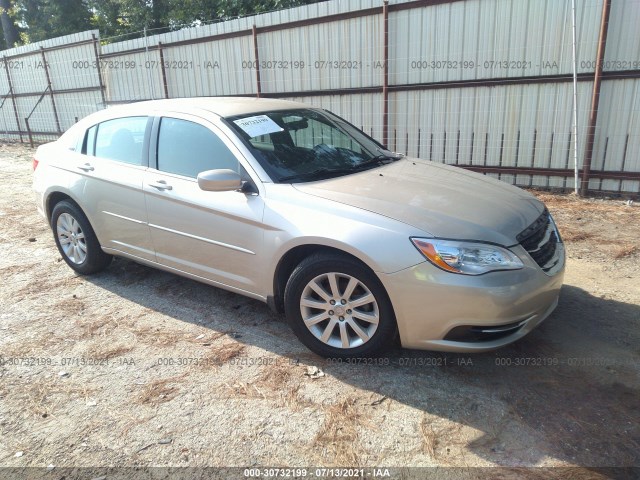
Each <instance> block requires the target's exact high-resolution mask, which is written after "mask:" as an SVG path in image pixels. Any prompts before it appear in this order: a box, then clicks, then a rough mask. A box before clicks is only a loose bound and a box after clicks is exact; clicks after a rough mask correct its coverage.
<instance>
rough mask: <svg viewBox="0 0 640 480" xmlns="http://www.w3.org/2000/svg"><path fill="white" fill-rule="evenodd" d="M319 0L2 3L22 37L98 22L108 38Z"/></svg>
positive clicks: (12, 0)
mask: <svg viewBox="0 0 640 480" xmlns="http://www.w3.org/2000/svg"><path fill="white" fill-rule="evenodd" d="M318 1H322V0H0V7H1V6H4V5H3V4H6V5H7V7H6V10H7V12H9V15H8V17H10V19H11V20H12V22H10V24H11V25H13V26H14V27H15V28H16V35H17V34H18V33H19V38H18V43H31V42H37V41H40V40H45V39H47V38H53V37H58V36H62V35H68V34H71V33H75V32H80V31H84V30H89V29H92V28H97V29H99V30H100V36H101V37H102V38H103V39H105V38H110V37H117V36H123V35H127V36H132V35H135V36H141V35H142V32H143V30H144V29H145V28H146V29H147V31H149V32H150V33H151V34H155V33H161V32H166V31H169V30H177V29H180V28H184V27H186V26H196V25H200V24H202V23H209V22H212V21H221V20H227V19H231V18H236V17H240V16H246V15H253V14H256V13H263V12H268V11H273V10H280V9H283V8H290V7H295V6H299V5H307V4H310V3H316V2H318ZM5 20H6V19H4V18H3V22H2V26H3V27H4V26H5V24H6V21H5ZM7 25H9V24H7ZM9 33H11V32H9ZM4 38H5V39H6V38H7V35H6V34H5V35H4ZM114 40H117V39H115V38H114ZM6 46H7V45H6V43H5V45H0V47H6Z"/></svg>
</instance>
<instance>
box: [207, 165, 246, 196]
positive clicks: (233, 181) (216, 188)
mask: <svg viewBox="0 0 640 480" xmlns="http://www.w3.org/2000/svg"><path fill="white" fill-rule="evenodd" d="M198 186H199V187H200V189H201V190H205V191H207V192H230V191H234V190H240V189H241V188H242V178H241V177H240V174H239V173H238V172H234V171H233V170H227V169H220V170H207V171H206V172H200V173H199V174H198Z"/></svg>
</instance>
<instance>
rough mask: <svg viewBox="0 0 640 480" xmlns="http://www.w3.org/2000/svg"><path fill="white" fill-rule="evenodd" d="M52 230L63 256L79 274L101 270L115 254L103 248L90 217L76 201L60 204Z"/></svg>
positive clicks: (53, 219) (55, 213)
mask: <svg viewBox="0 0 640 480" xmlns="http://www.w3.org/2000/svg"><path fill="white" fill-rule="evenodd" d="M51 230H53V238H54V239H55V242H56V246H57V247H58V251H59V252H60V255H62V258H63V259H64V261H65V262H67V265H69V266H70V267H71V268H72V269H73V270H75V271H76V272H78V273H79V274H81V275H90V274H92V273H96V272H99V271H100V270H104V269H105V268H106V267H107V266H108V265H109V264H110V263H111V258H112V257H111V255H107V254H106V253H104V252H103V251H102V248H101V247H100V242H98V239H97V238H96V234H95V233H94V231H93V228H91V224H90V223H89V220H88V219H87V217H86V215H85V214H84V213H83V212H82V210H81V209H80V208H79V207H78V206H77V205H76V204H75V203H72V202H70V201H69V200H63V201H61V202H58V203H57V204H56V206H55V207H54V208H53V212H52V213H51Z"/></svg>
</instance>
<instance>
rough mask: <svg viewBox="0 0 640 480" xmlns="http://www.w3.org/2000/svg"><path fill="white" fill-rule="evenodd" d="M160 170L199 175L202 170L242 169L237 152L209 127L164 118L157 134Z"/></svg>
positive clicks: (188, 175) (187, 175)
mask: <svg viewBox="0 0 640 480" xmlns="http://www.w3.org/2000/svg"><path fill="white" fill-rule="evenodd" d="M157 158H158V170H160V171H162V172H167V173H175V174H178V175H184V176H185V177H192V178H196V177H197V176H198V174H199V173H200V172H204V171H206V170H216V169H220V168H227V169H230V170H233V171H236V172H239V171H240V170H239V163H238V160H237V159H236V157H235V155H234V154H233V153H232V152H231V150H229V148H227V146H226V145H225V144H224V142H223V141H222V140H221V139H220V138H219V137H218V136H217V135H216V134H215V133H213V132H212V131H211V130H209V129H208V128H206V127H204V126H202V125H200V124H197V123H194V122H189V121H187V120H180V119H177V118H168V117H165V118H163V119H162V120H161V122H160V132H159V133H158V156H157Z"/></svg>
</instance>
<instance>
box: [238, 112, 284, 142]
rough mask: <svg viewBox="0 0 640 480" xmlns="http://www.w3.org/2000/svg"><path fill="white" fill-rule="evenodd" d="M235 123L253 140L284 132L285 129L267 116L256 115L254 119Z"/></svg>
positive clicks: (249, 118)
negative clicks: (261, 136)
mask: <svg viewBox="0 0 640 480" xmlns="http://www.w3.org/2000/svg"><path fill="white" fill-rule="evenodd" d="M233 123H235V124H236V125H238V126H239V127H240V128H241V129H242V130H244V131H245V132H246V133H247V135H249V136H250V137H251V138H253V137H259V136H260V135H266V134H268V133H274V132H282V131H283V130H284V128H282V127H280V125H278V124H277V123H276V122H274V121H273V120H271V119H270V118H269V117H267V116H266V115H255V116H253V117H247V118H241V119H240V120H234V121H233Z"/></svg>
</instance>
